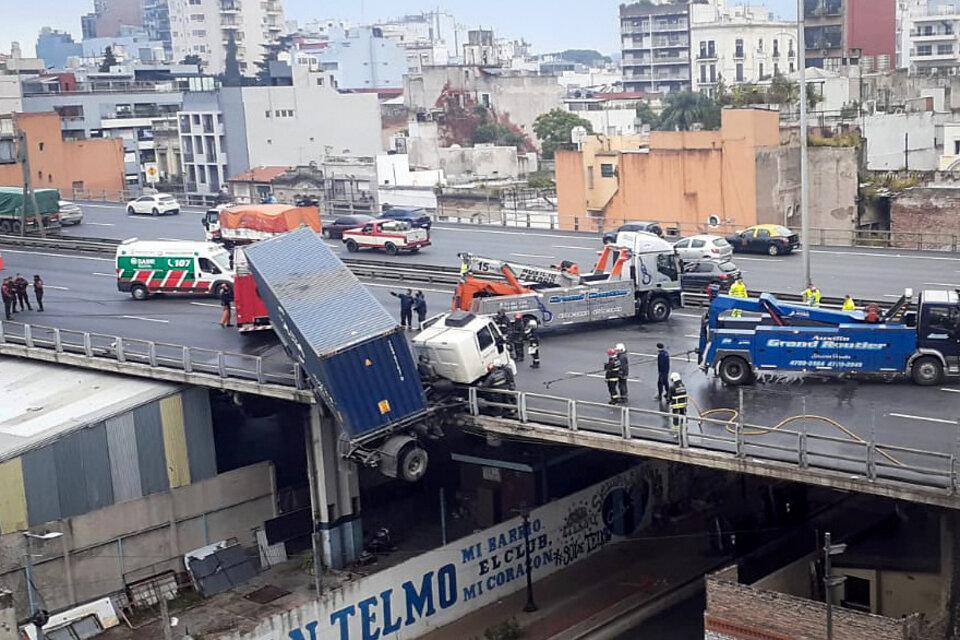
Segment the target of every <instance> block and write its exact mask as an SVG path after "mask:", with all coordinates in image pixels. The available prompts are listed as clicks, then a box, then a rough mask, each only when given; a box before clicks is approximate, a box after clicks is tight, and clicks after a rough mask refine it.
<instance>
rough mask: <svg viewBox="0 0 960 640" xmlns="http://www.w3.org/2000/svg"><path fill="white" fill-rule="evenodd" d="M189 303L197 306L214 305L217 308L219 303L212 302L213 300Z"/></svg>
mask: <svg viewBox="0 0 960 640" xmlns="http://www.w3.org/2000/svg"><path fill="white" fill-rule="evenodd" d="M190 304H192V305H195V306H198V307H216V308H218V309H219V308H220V305H218V304H214V303H213V302H191V303H190Z"/></svg>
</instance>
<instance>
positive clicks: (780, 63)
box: [690, 0, 798, 95]
mask: <svg viewBox="0 0 960 640" xmlns="http://www.w3.org/2000/svg"><path fill="white" fill-rule="evenodd" d="M797 64H798V47H797V23H796V22H787V21H784V20H779V19H777V18H776V17H774V16H773V14H771V13H770V12H769V11H767V10H766V9H764V8H763V7H760V6H750V5H739V6H736V7H731V8H725V7H724V3H723V2H722V0H720V1H717V0H714V2H711V3H708V4H697V5H690V81H691V86H692V88H693V90H694V91H702V92H704V93H707V94H711V95H712V94H713V92H714V90H715V89H716V86H717V84H718V83H719V82H720V81H721V80H722V81H723V82H724V84H725V85H726V86H727V87H730V86H733V85H736V84H744V83H763V82H768V81H770V80H771V79H772V78H773V77H774V76H776V75H780V74H782V75H786V74H789V73H793V72H794V71H796V70H797Z"/></svg>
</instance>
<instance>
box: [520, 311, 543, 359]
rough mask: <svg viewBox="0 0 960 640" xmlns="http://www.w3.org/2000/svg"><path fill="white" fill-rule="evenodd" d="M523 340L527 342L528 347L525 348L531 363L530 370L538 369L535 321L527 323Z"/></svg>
mask: <svg viewBox="0 0 960 640" xmlns="http://www.w3.org/2000/svg"><path fill="white" fill-rule="evenodd" d="M524 338H525V339H526V341H527V344H528V345H529V347H528V348H527V353H529V354H530V359H531V360H532V361H533V362H531V363H530V368H531V369H539V368H540V336H538V335H537V321H536V320H533V319H532V318H531V319H530V320H529V321H527V330H526V333H525V334H524Z"/></svg>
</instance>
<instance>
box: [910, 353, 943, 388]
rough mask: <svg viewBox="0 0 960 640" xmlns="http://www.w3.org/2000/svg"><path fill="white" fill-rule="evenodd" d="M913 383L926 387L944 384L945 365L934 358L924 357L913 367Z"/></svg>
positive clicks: (916, 361) (917, 360) (918, 359)
mask: <svg viewBox="0 0 960 640" xmlns="http://www.w3.org/2000/svg"><path fill="white" fill-rule="evenodd" d="M911 373H912V374H913V381H914V383H916V384H919V385H921V386H924V387H929V386H931V385H935V384H940V383H941V382H943V365H942V364H941V363H940V360H938V359H937V358H935V357H934V356H922V357H920V358H917V359H916V360H915V361H914V362H913V367H911Z"/></svg>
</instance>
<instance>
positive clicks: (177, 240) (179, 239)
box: [157, 32, 799, 242]
mask: <svg viewBox="0 0 960 640" xmlns="http://www.w3.org/2000/svg"><path fill="white" fill-rule="evenodd" d="M798 33H799V32H798ZM157 240H169V241H170V242H190V241H189V240H184V239H183V238H157Z"/></svg>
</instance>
